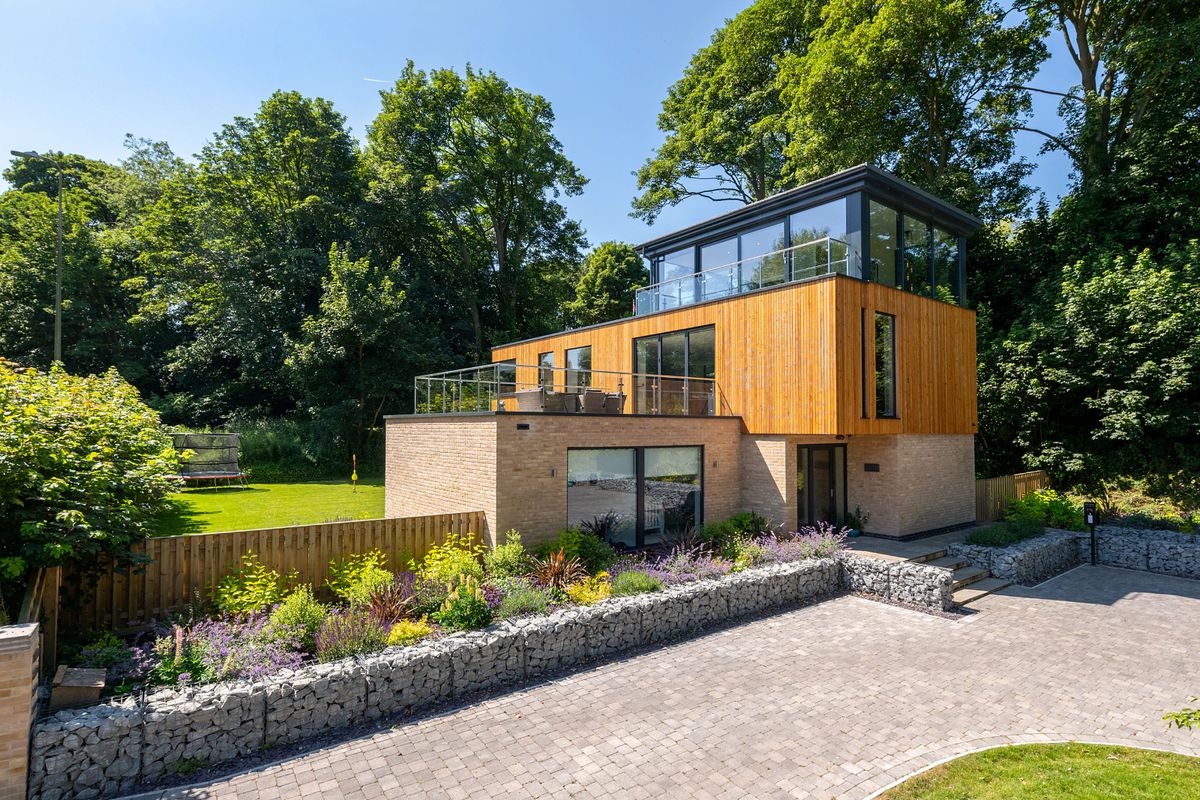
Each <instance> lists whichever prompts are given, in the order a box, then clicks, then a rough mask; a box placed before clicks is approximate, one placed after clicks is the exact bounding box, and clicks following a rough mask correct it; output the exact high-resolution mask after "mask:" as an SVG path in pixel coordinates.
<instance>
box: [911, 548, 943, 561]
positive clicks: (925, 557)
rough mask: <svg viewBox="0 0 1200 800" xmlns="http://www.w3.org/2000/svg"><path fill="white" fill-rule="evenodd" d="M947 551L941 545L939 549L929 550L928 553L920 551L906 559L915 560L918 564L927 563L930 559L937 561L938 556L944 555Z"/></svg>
mask: <svg viewBox="0 0 1200 800" xmlns="http://www.w3.org/2000/svg"><path fill="white" fill-rule="evenodd" d="M947 552H948V551H947V550H946V548H944V547H943V548H942V549H940V550H930V551H929V552H928V553H921V554H920V555H918V556H912V557H911V558H909V559H908V560H909V561H915V562H917V563H918V564H928V563H929V562H930V561H937V560H938V559H939V558H942V557H944V556H945V555H946V553H947Z"/></svg>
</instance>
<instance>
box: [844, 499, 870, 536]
mask: <svg viewBox="0 0 1200 800" xmlns="http://www.w3.org/2000/svg"><path fill="white" fill-rule="evenodd" d="M870 519H871V512H870V511H863V509H862V506H855V507H854V511H853V512H851V513H849V514H847V515H846V523H845V525H846V527H847V528H849V529H850V535H851V536H860V535H862V532H863V531H864V530H866V528H867V522H869V521H870Z"/></svg>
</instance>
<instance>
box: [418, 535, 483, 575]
mask: <svg viewBox="0 0 1200 800" xmlns="http://www.w3.org/2000/svg"><path fill="white" fill-rule="evenodd" d="M486 549H487V548H486V547H484V546H483V545H482V544H479V543H477V542H476V541H475V534H473V533H468V534H467V535H466V536H459V535H458V534H456V533H448V534H446V543H445V544H442V545H438V546H436V547H434V548H432V549H431V550H430V551H429V553H427V554H426V556H425V558H424V559H423V560H422V561H421V563H420V564H419V565H418V564H417V563H416V562H415V561H410V562H409V569H411V570H412V571H413V572H415V573H417V577H418V578H419V579H420V580H421V581H423V582H427V583H432V584H440V585H443V586H444V585H445V584H448V583H453V582H454V581H455V580H457V579H458V576H460V575H470V576H471V577H473V578H475V579H476V580H483V563H482V561H481V560H480V558H481V557H482V556H483V554H484V551H485V550H486Z"/></svg>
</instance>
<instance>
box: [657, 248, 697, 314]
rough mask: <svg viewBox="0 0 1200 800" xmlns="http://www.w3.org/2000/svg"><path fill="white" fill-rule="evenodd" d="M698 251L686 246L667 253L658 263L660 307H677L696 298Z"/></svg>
mask: <svg viewBox="0 0 1200 800" xmlns="http://www.w3.org/2000/svg"><path fill="white" fill-rule="evenodd" d="M695 274H696V251H695V249H694V248H691V247H685V248H684V249H683V250H676V251H675V252H674V253H667V254H666V255H665V256H663V258H662V262H661V263H659V265H658V280H659V282H660V284H661V286H660V287H659V308H677V307H679V306H681V305H687V304H689V303H692V302H694V301H695V299H696V295H695V289H696V278H695Z"/></svg>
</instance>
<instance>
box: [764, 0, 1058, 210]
mask: <svg viewBox="0 0 1200 800" xmlns="http://www.w3.org/2000/svg"><path fill="white" fill-rule="evenodd" d="M1042 35H1043V27H1042V25H1041V23H1040V21H1039V20H1037V19H1036V18H1035V19H1032V20H1021V21H1019V22H1018V23H1016V24H1006V22H1005V11H1004V9H1003V8H1002V7H1001V6H1000V5H999V4H998V3H995V2H992V0H957V2H952V3H947V2H944V0H879V1H878V2H876V0H831V2H829V3H828V4H827V5H826V6H825V12H824V22H823V23H822V25H821V27H820V29H819V30H817V31H816V32H814V34H813V38H812V43H811V44H810V46H809V47H808V49H807V50H806V51H804V52H799V53H795V52H794V53H788V54H787V55H785V56H784V57H783V58H782V60H781V63H780V66H779V82H780V84H781V86H782V98H783V100H784V102H786V104H787V113H786V115H784V118H783V119H784V124H785V126H786V129H787V131H788V133H789V136H788V141H789V144H788V147H787V150H786V160H787V163H786V166H785V168H784V171H785V172H786V173H787V174H788V175H789V176H790V177H791V178H792V179H793V180H795V181H797V182H801V183H803V182H806V181H810V180H813V179H815V178H819V177H821V176H823V175H828V174H829V173H831V172H834V171H837V170H840V169H845V168H847V167H851V166H853V165H855V164H859V163H874V164H877V165H878V166H881V167H884V168H885V169H888V170H890V171H892V172H895V173H896V174H898V175H900V176H901V177H903V178H906V179H908V180H911V181H913V182H914V183H916V184H918V185H919V186H921V187H922V188H924V189H927V190H929V191H931V192H933V193H935V194H937V195H938V196H940V197H943V198H945V199H947V200H949V201H951V202H953V203H955V204H957V205H959V206H960V207H962V208H965V209H967V210H969V211H972V212H977V213H979V214H980V215H981V216H983V217H984V218H986V219H999V218H1003V217H1006V216H1011V215H1013V214H1016V213H1018V212H1020V211H1021V210H1022V209H1023V207H1024V206H1025V203H1026V201H1027V199H1028V194H1029V192H1028V189H1027V188H1026V187H1025V186H1024V185H1023V183H1022V179H1023V178H1024V177H1025V175H1027V174H1028V172H1029V170H1030V166H1029V165H1028V164H1025V163H1023V162H1021V161H1018V160H1014V141H1013V135H1014V130H1015V129H1017V128H1018V127H1020V124H1021V121H1022V119H1023V117H1024V116H1025V114H1026V112H1028V110H1029V107H1030V100H1029V92H1028V91H1027V90H1025V89H1023V88H1020V84H1022V83H1023V82H1024V81H1026V80H1027V79H1028V78H1030V77H1031V76H1032V75H1033V74H1034V73H1035V72H1036V71H1037V68H1038V65H1039V64H1040V63H1041V62H1042V60H1043V59H1044V58H1045V57H1046V50H1045V48H1044V47H1043V45H1042V43H1041V37H1042Z"/></svg>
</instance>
